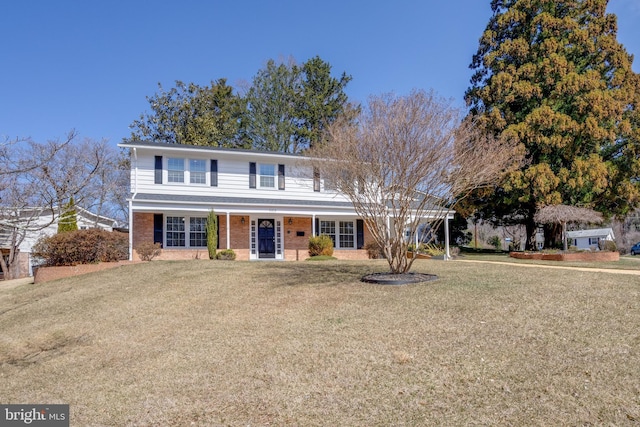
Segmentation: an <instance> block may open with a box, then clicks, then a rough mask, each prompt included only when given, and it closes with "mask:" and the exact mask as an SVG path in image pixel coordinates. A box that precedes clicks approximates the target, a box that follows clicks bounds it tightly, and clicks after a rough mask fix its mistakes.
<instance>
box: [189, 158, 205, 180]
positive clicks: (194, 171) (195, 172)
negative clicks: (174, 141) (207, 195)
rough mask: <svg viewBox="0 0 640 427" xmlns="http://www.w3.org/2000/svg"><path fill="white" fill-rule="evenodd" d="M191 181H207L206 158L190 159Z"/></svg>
mask: <svg viewBox="0 0 640 427" xmlns="http://www.w3.org/2000/svg"><path fill="white" fill-rule="evenodd" d="M189 182H190V183H191V184H206V183H207V162H206V161H205V160H201V159H191V160H189Z"/></svg>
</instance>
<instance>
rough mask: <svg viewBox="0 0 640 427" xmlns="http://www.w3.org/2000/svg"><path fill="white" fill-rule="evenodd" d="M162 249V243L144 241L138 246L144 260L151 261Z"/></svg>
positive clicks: (137, 249)
mask: <svg viewBox="0 0 640 427" xmlns="http://www.w3.org/2000/svg"><path fill="white" fill-rule="evenodd" d="M161 251H162V248H161V247H160V243H151V242H144V243H140V244H139V245H138V246H136V252H138V256H139V257H140V259H141V260H142V261H151V260H152V259H154V258H155V257H157V256H158V255H160V252H161Z"/></svg>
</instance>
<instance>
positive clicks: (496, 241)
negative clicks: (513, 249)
mask: <svg viewBox="0 0 640 427" xmlns="http://www.w3.org/2000/svg"><path fill="white" fill-rule="evenodd" d="M487 243H488V244H490V245H491V246H493V247H494V248H496V250H498V251H499V250H500V249H502V240H500V237H498V236H491V237H489V238H488V239H487Z"/></svg>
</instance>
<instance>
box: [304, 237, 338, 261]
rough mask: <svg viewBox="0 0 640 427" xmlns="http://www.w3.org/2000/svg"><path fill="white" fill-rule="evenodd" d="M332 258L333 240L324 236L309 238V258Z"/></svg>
mask: <svg viewBox="0 0 640 427" xmlns="http://www.w3.org/2000/svg"><path fill="white" fill-rule="evenodd" d="M318 255H326V256H333V239H331V237H330V236H328V235H326V234H321V235H319V236H315V237H314V236H312V237H309V256H312V257H313V256H318Z"/></svg>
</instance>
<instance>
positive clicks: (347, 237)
mask: <svg viewBox="0 0 640 427" xmlns="http://www.w3.org/2000/svg"><path fill="white" fill-rule="evenodd" d="M354 246H355V245H354V238H353V221H340V247H341V248H353V247H354Z"/></svg>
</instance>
